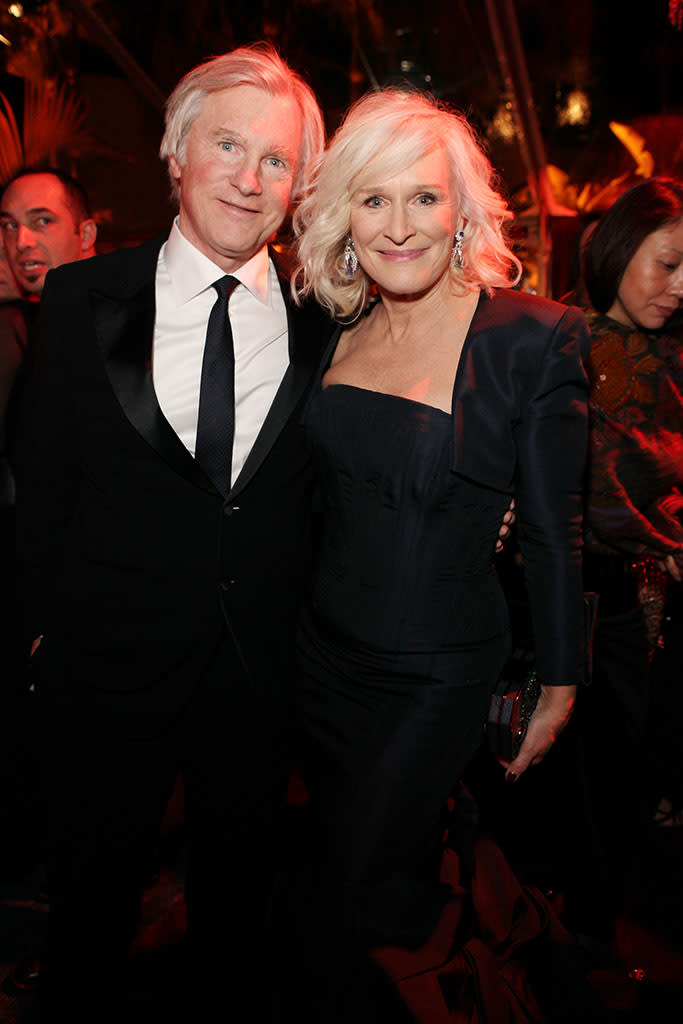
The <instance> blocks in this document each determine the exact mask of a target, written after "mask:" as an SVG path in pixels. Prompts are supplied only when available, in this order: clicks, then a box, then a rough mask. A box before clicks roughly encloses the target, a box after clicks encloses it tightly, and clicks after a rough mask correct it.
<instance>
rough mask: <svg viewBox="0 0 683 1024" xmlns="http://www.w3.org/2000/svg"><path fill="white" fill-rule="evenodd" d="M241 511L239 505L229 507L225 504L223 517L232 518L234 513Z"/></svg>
mask: <svg viewBox="0 0 683 1024" xmlns="http://www.w3.org/2000/svg"><path fill="white" fill-rule="evenodd" d="M239 509H240V507H239V505H228V504H225V505H224V506H223V515H224V516H231V515H232V514H233V512H239Z"/></svg>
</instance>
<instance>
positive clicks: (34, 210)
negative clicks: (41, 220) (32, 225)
mask: <svg viewBox="0 0 683 1024" xmlns="http://www.w3.org/2000/svg"><path fill="white" fill-rule="evenodd" d="M46 213H47V214H49V215H50V216H51V217H58V216H59V214H57V213H56V212H55V211H54V210H51V209H50V207H49V206H32V207H31V209H30V210H26V214H25V215H26V216H31V217H40V216H43V215H44V214H46ZM14 216H15V215H14V214H13V213H11V212H10V210H0V217H12V218H14Z"/></svg>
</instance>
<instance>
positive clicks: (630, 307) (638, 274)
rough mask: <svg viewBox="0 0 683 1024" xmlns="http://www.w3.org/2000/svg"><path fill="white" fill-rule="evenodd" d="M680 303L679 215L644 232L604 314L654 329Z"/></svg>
mask: <svg viewBox="0 0 683 1024" xmlns="http://www.w3.org/2000/svg"><path fill="white" fill-rule="evenodd" d="M682 303H683V219H682V220H679V221H676V222H675V223H674V224H668V225H667V226H666V227H663V228H659V229H658V230H657V231H653V232H652V234H650V235H648V236H647V237H646V238H645V239H644V240H643V241H642V243H641V244H640V246H639V247H638V248H637V249H636V251H635V253H634V255H633V257H632V258H631V260H630V262H629V263H628V265H627V267H626V270H625V271H624V275H623V277H622V279H621V283H620V285H619V290H618V292H617V297H616V299H615V300H614V302H613V303H612V306H611V307H610V309H609V310H608V311H607V315H608V316H611V317H612V319H613V320H618V321H619V323H621V324H625V325H626V326H627V327H642V328H643V329H644V330H648V331H656V330H658V329H659V328H660V327H663V326H664V324H665V323H666V321H667V320H668V319H669V317H671V316H672V315H673V314H674V313H675V312H676V310H677V309H679V307H680V306H681V304H682Z"/></svg>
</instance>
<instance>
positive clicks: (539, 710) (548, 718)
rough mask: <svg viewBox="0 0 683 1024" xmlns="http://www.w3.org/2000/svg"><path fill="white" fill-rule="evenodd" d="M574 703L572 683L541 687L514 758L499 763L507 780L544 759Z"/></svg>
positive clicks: (567, 718) (517, 776)
mask: <svg viewBox="0 0 683 1024" xmlns="http://www.w3.org/2000/svg"><path fill="white" fill-rule="evenodd" d="M575 703H576V687H575V686H541V695H540V697H539V698H538V704H537V705H536V708H535V710H534V713H533V715H532V716H531V719H530V720H529V728H528V729H527V733H526V736H525V737H524V740H523V742H522V746H521V748H520V751H519V753H518V754H517V757H516V758H515V759H514V761H510V762H509V764H506V763H505V762H501V763H502V764H503V767H504V768H506V769H507V770H506V772H505V778H506V780H507V781H508V782H514V781H515V779H518V778H519V777H520V775H521V774H522V773H523V772H525V771H526V770H527V768H528V767H529V766H530V765H532V764H538V763H539V762H540V761H542V760H543V758H544V757H545V755H546V754H547V753H548V751H549V750H550V748H551V747H552V745H553V743H554V742H555V740H556V739H557V737H558V736H559V735H560V733H561V732H562V730H563V729H564V727H565V726H566V724H567V722H568V721H569V719H570V718H571V714H572V711H573V710H574V704H575Z"/></svg>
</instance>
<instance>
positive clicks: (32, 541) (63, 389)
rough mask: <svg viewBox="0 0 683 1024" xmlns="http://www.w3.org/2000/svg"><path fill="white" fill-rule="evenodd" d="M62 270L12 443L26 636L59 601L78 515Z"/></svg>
mask: <svg viewBox="0 0 683 1024" xmlns="http://www.w3.org/2000/svg"><path fill="white" fill-rule="evenodd" d="M58 275H59V271H50V273H48V275H47V278H46V283H45V288H44V290H43V295H42V298H41V309H40V326H39V332H38V337H37V340H36V344H37V350H36V353H35V358H34V359H33V360H32V361H31V368H30V371H29V374H28V377H27V381H26V386H25V389H24V392H23V395H22V403H21V408H20V409H19V411H18V426H17V437H16V445H15V447H16V455H15V459H14V465H15V475H16V478H17V553H18V559H19V593H20V602H21V608H22V616H23V630H24V633H25V638H26V640H27V642H30V640H31V639H33V638H34V637H36V636H39V635H42V634H44V635H45V636H46V637H47V636H48V634H49V633H50V624H51V621H52V619H53V617H54V610H55V609H56V608H57V607H58V606H59V581H60V579H61V578H62V576H63V564H64V556H65V540H66V524H67V523H69V522H70V521H71V519H72V518H73V515H74V509H75V503H76V494H77V466H78V441H77V437H76V433H75V430H74V426H73V412H74V403H73V401H72V393H71V383H70V371H69V353H68V350H67V337H66V331H67V329H68V324H69V323H70V320H71V316H70V311H69V310H68V308H67V306H68V303H67V302H66V301H65V299H64V297H63V295H62V294H61V289H60V287H59V277H58ZM71 312H73V311H71Z"/></svg>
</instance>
